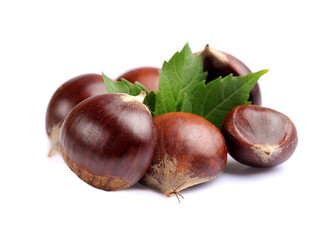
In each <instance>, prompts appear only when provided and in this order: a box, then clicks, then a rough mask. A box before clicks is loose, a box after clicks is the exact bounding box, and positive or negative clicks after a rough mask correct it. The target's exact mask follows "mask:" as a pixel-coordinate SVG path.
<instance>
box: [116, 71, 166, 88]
mask: <svg viewBox="0 0 336 240" xmlns="http://www.w3.org/2000/svg"><path fill="white" fill-rule="evenodd" d="M159 70H160V69H159V68H155V67H140V68H136V69H133V70H130V71H128V72H125V73H123V74H122V75H121V76H119V77H118V78H117V81H121V79H122V78H124V79H126V80H127V81H129V82H131V83H135V82H139V83H141V84H142V85H143V86H144V87H146V89H147V90H148V91H149V92H150V91H154V92H156V90H158V89H159Z"/></svg>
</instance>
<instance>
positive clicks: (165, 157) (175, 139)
mask: <svg viewBox="0 0 336 240" xmlns="http://www.w3.org/2000/svg"><path fill="white" fill-rule="evenodd" d="M153 120H154V124H155V127H156V129H157V136H158V137H157V145H156V148H155V153H154V156H153V162H152V164H151V166H150V167H149V169H148V171H147V172H146V175H145V176H144V177H143V178H142V179H141V182H142V183H143V184H145V185H147V186H149V187H152V188H155V189H158V190H160V191H162V192H163V193H164V194H166V195H167V196H171V195H173V194H176V193H178V192H179V191H181V190H182V189H185V188H187V187H190V186H193V185H196V184H199V183H203V182H207V181H210V180H212V179H214V178H215V177H217V176H219V175H220V174H221V173H223V171H224V168H225V165H226V160H227V148H226V144H225V139H224V137H223V135H222V134H221V132H220V131H219V130H218V128H216V127H215V126H214V125H213V124H212V123H210V122H209V121H207V120H206V119H204V118H202V117H200V116H198V115H195V114H191V113H185V112H170V113H166V114H162V115H159V116H156V117H154V119H153Z"/></svg>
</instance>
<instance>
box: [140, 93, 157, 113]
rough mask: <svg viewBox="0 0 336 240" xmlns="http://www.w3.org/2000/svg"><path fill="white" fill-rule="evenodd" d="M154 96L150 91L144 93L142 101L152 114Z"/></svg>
mask: <svg viewBox="0 0 336 240" xmlns="http://www.w3.org/2000/svg"><path fill="white" fill-rule="evenodd" d="M155 97H156V95H155V93H154V92H153V91H151V92H150V93H149V94H147V95H146V97H145V99H144V101H143V104H145V105H146V106H147V107H148V108H149V110H150V111H151V113H152V115H153V112H154V110H155Z"/></svg>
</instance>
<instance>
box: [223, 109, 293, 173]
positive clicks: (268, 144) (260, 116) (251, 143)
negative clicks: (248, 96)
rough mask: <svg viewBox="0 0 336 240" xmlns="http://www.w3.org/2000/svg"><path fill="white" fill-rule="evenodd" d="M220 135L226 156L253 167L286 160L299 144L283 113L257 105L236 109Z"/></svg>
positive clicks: (291, 126) (276, 163) (230, 114)
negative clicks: (224, 145)
mask: <svg viewBox="0 0 336 240" xmlns="http://www.w3.org/2000/svg"><path fill="white" fill-rule="evenodd" d="M222 133H223V135H224V137H225V140H226V143H227V147H228V152H229V154H230V155H231V156H232V157H233V158H234V159H235V160H237V161H238V162H241V163H243V164H246V165H249V166H252V167H260V168H263V167H274V166H277V165H279V164H281V163H283V162H284V161H286V160H287V159H288V158H289V157H290V156H291V155H292V154H293V152H294V151H295V148H296V146H297V143H298V136H297V131H296V127H295V125H294V123H293V122H292V121H291V120H290V119H289V118H288V117H287V116H286V115H284V114H282V113H280V112H278V111H275V110H273V109H270V108H265V107H261V106H256V105H240V106H238V107H235V108H234V109H233V110H232V111H231V112H230V113H229V114H228V115H227V116H226V118H225V120H224V123H223V126H222Z"/></svg>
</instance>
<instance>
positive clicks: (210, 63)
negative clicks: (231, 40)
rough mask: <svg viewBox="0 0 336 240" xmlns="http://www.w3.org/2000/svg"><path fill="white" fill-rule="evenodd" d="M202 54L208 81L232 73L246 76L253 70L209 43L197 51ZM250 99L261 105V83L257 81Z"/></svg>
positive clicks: (253, 102)
mask: <svg viewBox="0 0 336 240" xmlns="http://www.w3.org/2000/svg"><path fill="white" fill-rule="evenodd" d="M196 55H201V57H202V60H203V68H204V71H207V72H208V76H207V79H206V82H210V81H212V80H214V79H216V78H218V77H220V76H221V77H225V76H227V75H229V74H231V73H232V75H233V76H245V75H247V74H249V73H251V70H250V69H249V68H248V67H247V66H246V65H245V64H244V63H243V62H242V61H240V60H239V59H238V58H236V57H234V56H232V55H230V54H228V53H225V52H222V51H219V50H216V49H214V48H210V46H209V45H208V44H207V45H206V46H205V48H204V50H203V51H201V52H198V53H196ZM249 101H251V102H252V104H255V105H261V92H260V87H259V84H258V83H256V84H255V85H254V87H253V88H252V90H251V92H250V98H249Z"/></svg>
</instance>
